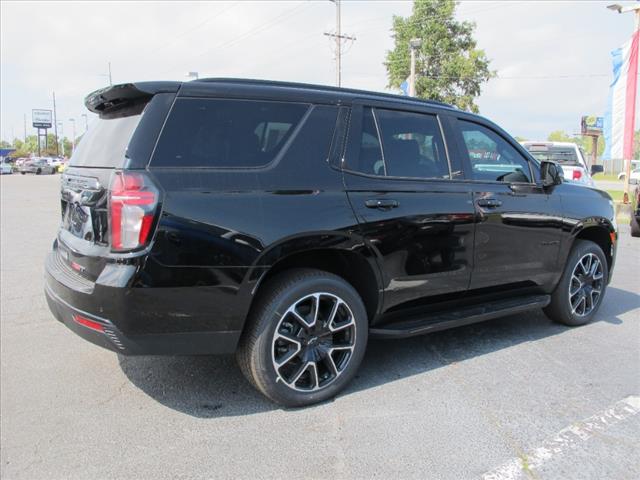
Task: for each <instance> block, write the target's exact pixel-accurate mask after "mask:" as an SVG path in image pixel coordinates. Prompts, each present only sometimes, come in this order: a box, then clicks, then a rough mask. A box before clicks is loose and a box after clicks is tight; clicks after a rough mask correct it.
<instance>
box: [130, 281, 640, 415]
mask: <svg viewBox="0 0 640 480" xmlns="http://www.w3.org/2000/svg"><path fill="white" fill-rule="evenodd" d="M638 307H640V296H638V295H637V294H635V293H632V292H628V291H625V290H620V289H617V288H611V287H609V288H608V290H607V294H606V297H605V302H604V304H603V305H602V308H601V309H600V311H599V312H598V315H597V317H596V320H595V321H596V322H607V323H611V324H614V325H618V324H621V323H622V322H623V321H622V319H620V318H619V317H620V315H622V314H624V313H626V312H628V311H630V310H632V309H634V308H638ZM570 328H571V327H566V326H563V325H559V324H556V323H553V322H552V321H551V320H549V319H548V318H547V317H546V316H545V315H544V314H543V313H542V311H532V312H527V313H524V314H520V315H512V316H509V317H504V318H499V319H495V320H491V321H488V322H483V323H478V324H475V325H468V326H465V327H459V328H455V329H452V330H448V331H444V332H437V333H433V334H431V335H426V336H422V337H415V338H409V339H404V340H387V341H381V340H372V341H370V342H369V345H368V347H367V354H366V356H365V358H364V361H363V363H362V365H361V366H360V371H359V372H358V374H357V375H356V378H355V379H354V380H353V381H352V382H351V384H350V385H349V386H348V387H347V388H346V390H345V391H344V392H343V393H342V395H349V394H350V393H353V392H355V391H359V390H365V389H368V388H372V387H376V386H379V385H383V384H385V383H388V382H393V381H395V380H398V379H400V378H406V377H410V376H412V375H417V374H421V373H424V372H427V371H429V370H433V369H436V368H439V367H442V366H444V365H447V364H449V363H451V362H461V361H464V360H466V359H469V358H473V357H477V356H480V355H484V354H487V353H491V352H495V351H498V350H501V349H503V348H509V347H513V346H515V345H518V344H521V343H525V342H533V341H536V340H539V339H542V338H545V337H549V336H552V335H558V334H562V333H563V332H565V331H567V330H569V329H570ZM578 328H579V327H578ZM118 361H119V364H120V367H121V368H122V371H123V372H124V374H125V375H126V376H127V377H128V378H129V380H131V382H132V383H133V384H134V385H136V386H137V387H138V388H140V389H141V390H142V391H143V392H145V393H146V394H147V395H149V396H150V397H152V398H153V399H155V400H156V401H158V402H160V403H161V404H163V405H165V406H167V407H169V408H172V409H174V410H177V411H180V412H183V413H185V414H187V415H191V416H194V417H198V418H216V417H228V416H239V415H250V414H254V413H260V412H264V411H269V410H274V409H278V408H280V407H279V406H277V405H275V404H273V403H271V402H270V401H269V400H267V399H265V398H264V397H263V396H262V395H261V394H259V393H258V392H257V391H256V390H255V389H254V388H253V387H252V386H251V385H250V384H249V383H248V382H247V381H246V380H245V379H244V377H243V376H242V374H241V373H240V370H239V368H238V367H237V365H236V363H235V359H234V358H233V357H231V356H225V357H215V356H212V357H207V356H191V357H124V356H119V357H118Z"/></svg>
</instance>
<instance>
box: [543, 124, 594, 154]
mask: <svg viewBox="0 0 640 480" xmlns="http://www.w3.org/2000/svg"><path fill="white" fill-rule="evenodd" d="M547 140H549V141H550V142H571V143H575V144H577V145H578V146H580V147H582V150H584V153H585V154H586V155H587V157H589V158H590V157H591V154H592V152H593V141H592V140H591V137H583V136H581V135H569V134H568V133H567V132H565V131H564V130H554V131H553V132H551V133H550V134H549V136H548V137H547ZM603 152H604V137H602V136H601V137H600V138H598V157H599V156H601V155H602V153H603Z"/></svg>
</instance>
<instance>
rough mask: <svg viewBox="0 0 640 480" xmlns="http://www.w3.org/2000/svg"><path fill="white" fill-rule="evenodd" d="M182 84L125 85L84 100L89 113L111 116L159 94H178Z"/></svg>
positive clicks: (102, 91) (142, 83)
mask: <svg viewBox="0 0 640 480" xmlns="http://www.w3.org/2000/svg"><path fill="white" fill-rule="evenodd" d="M180 85H181V82H138V83H123V84H120V85H113V86H109V87H106V88H101V89H100V90H96V91H95V92H91V93H90V94H89V95H87V96H86V97H85V99H84V104H85V106H86V107H87V108H88V109H89V111H91V112H93V113H97V114H100V115H102V114H109V113H112V112H115V111H117V110H120V109H121V108H125V107H128V106H131V105H134V104H139V103H146V102H148V101H149V100H150V99H151V97H153V96H154V95H155V94H157V93H176V92H177V91H178V90H179V88H180Z"/></svg>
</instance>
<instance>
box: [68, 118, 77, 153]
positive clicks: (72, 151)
mask: <svg viewBox="0 0 640 480" xmlns="http://www.w3.org/2000/svg"><path fill="white" fill-rule="evenodd" d="M69 121H70V122H71V125H72V126H73V130H72V135H73V138H71V156H73V154H74V153H75V151H76V119H75V118H70V119H69Z"/></svg>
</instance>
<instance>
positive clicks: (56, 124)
mask: <svg viewBox="0 0 640 480" xmlns="http://www.w3.org/2000/svg"><path fill="white" fill-rule="evenodd" d="M53 131H54V133H55V135H56V157H59V156H60V150H59V149H58V114H57V112H56V92H53Z"/></svg>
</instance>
